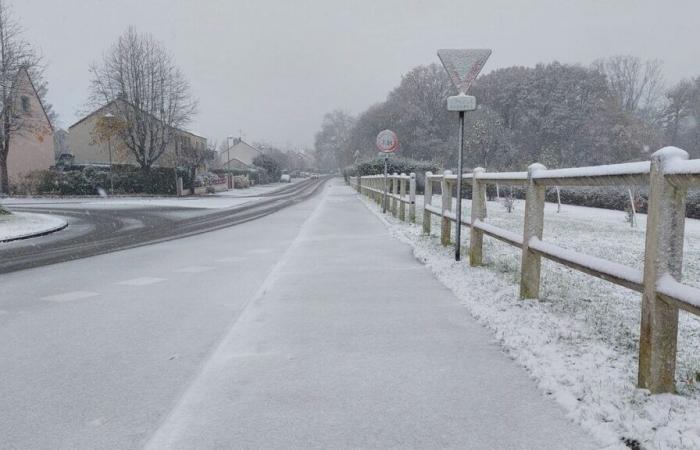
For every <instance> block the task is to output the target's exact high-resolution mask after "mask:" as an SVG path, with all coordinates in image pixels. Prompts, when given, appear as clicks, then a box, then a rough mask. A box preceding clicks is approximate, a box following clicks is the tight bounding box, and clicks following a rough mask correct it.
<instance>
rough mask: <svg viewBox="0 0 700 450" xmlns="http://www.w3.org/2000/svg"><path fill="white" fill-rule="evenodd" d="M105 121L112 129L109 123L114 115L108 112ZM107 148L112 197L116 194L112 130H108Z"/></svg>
mask: <svg viewBox="0 0 700 450" xmlns="http://www.w3.org/2000/svg"><path fill="white" fill-rule="evenodd" d="M104 118H105V120H106V121H107V122H108V125H107V126H108V127H111V125H109V122H111V121H112V119H114V114H112V113H111V112H108V113H107V114H105V115H104ZM107 148H108V149H109V193H110V195H113V194H114V174H113V173H112V129H111V128H108V133H107Z"/></svg>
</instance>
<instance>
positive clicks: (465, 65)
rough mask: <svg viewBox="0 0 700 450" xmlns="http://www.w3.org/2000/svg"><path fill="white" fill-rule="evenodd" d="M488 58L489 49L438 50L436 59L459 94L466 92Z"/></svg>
mask: <svg viewBox="0 0 700 450" xmlns="http://www.w3.org/2000/svg"><path fill="white" fill-rule="evenodd" d="M489 56H491V50H490V49H443V50H438V57H439V58H440V61H442V65H443V66H445V70H447V73H448V74H449V75H450V78H451V79H452V83H454V85H455V87H456V88H457V89H458V90H459V93H460V94H465V93H466V92H467V89H469V86H471V84H472V82H473V81H474V80H475V79H476V76H477V75H479V72H481V69H482V68H483V67H484V64H486V60H487V59H489Z"/></svg>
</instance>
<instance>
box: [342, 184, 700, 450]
mask: <svg viewBox="0 0 700 450" xmlns="http://www.w3.org/2000/svg"><path fill="white" fill-rule="evenodd" d="M348 189H350V188H348ZM358 196H359V195H358ZM359 197H360V198H361V200H362V202H363V203H364V204H365V206H367V208H368V209H369V210H370V211H372V212H373V213H374V214H375V215H376V216H377V217H379V219H380V220H382V222H384V223H385V224H386V226H387V227H388V228H389V230H390V233H391V235H392V236H393V237H395V238H397V239H399V240H400V241H402V242H405V243H407V244H408V245H410V246H411V247H412V248H413V253H414V255H415V257H416V258H417V259H419V260H420V261H421V262H423V263H424V264H425V265H426V266H427V267H428V268H429V269H430V270H431V271H432V272H433V274H434V275H435V276H436V277H437V278H438V280H440V282H442V283H443V284H444V285H445V286H447V287H448V288H449V289H451V290H452V291H453V292H454V294H455V295H456V296H457V298H459V299H460V301H461V302H462V303H463V304H464V305H465V306H466V307H467V309H468V310H469V311H470V313H471V314H472V315H473V316H474V317H475V318H476V319H477V320H478V321H479V322H480V323H482V324H483V325H485V326H487V327H488V328H489V329H491V330H492V331H493V332H494V334H495V336H496V339H497V340H498V342H499V343H500V345H501V346H502V347H503V348H504V349H505V351H506V352H507V354H508V355H509V356H510V357H511V358H513V359H514V360H515V361H516V362H517V363H518V364H520V365H522V366H523V367H525V368H526V369H527V371H528V372H529V373H530V374H531V376H532V377H533V378H534V379H535V380H536V382H537V385H538V387H539V388H540V389H541V390H542V391H543V392H544V393H545V395H548V396H552V397H553V398H554V399H555V400H556V401H557V402H558V403H559V404H560V405H562V406H563V407H564V408H565V410H566V411H567V413H568V414H567V416H568V418H569V419H570V420H572V421H573V422H575V423H577V424H579V425H581V426H582V427H583V428H584V429H585V430H587V431H588V432H590V433H591V434H592V435H593V436H594V437H595V438H596V439H598V440H599V441H600V443H601V445H602V446H603V447H604V448H627V446H625V445H623V443H622V439H630V440H633V441H638V442H640V443H641V445H642V448H649V449H651V448H654V449H657V448H658V449H691V448H700V402H698V401H697V399H696V398H695V399H694V398H689V397H685V396H676V395H656V396H651V395H649V393H648V391H645V390H642V389H637V388H636V387H635V384H636V377H637V358H636V354H634V353H630V352H625V351H624V350H620V349H618V348H616V347H615V346H613V345H611V344H610V342H606V341H605V340H602V339H600V338H599V337H598V336H596V335H595V333H593V332H592V330H591V329H590V325H589V324H587V323H585V322H583V321H581V320H578V319H577V318H576V316H575V315H574V314H572V315H570V316H567V315H562V314H557V313H556V312H554V311H553V308H551V304H549V303H547V302H537V301H523V300H520V299H519V296H518V290H517V289H518V286H517V282H516V281H515V280H514V277H513V274H512V273H504V272H499V271H497V270H494V269H493V268H484V267H479V268H472V267H469V264H468V263H467V262H464V261H462V262H459V263H457V262H455V261H454V256H453V247H451V246H450V247H442V246H441V245H440V243H439V239H437V238H436V237H435V236H425V235H423V234H422V230H421V228H420V227H419V226H417V225H409V224H406V223H404V222H400V221H398V220H396V219H394V218H393V217H391V216H388V215H384V214H382V213H381V212H380V211H379V208H378V206H377V204H376V203H374V202H372V201H371V200H369V199H367V198H365V197H364V196H359ZM503 382H504V383H506V382H508V380H503Z"/></svg>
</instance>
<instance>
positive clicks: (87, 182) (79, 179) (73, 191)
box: [13, 165, 189, 195]
mask: <svg viewBox="0 0 700 450" xmlns="http://www.w3.org/2000/svg"><path fill="white" fill-rule="evenodd" d="M176 174H177V175H179V176H181V177H183V179H184V182H185V185H187V183H189V175H188V173H187V171H186V170H182V169H172V168H166V167H153V168H151V170H150V171H148V172H144V171H143V170H141V169H140V168H138V167H134V166H128V165H114V166H113V171H112V176H111V177H110V172H109V168H108V167H102V166H69V167H65V168H63V170H59V169H53V170H40V171H35V172H32V173H30V174H29V175H28V176H27V177H25V178H24V179H23V180H20V181H19V182H18V183H16V184H15V185H14V187H13V192H15V193H21V194H59V195H96V194H98V191H99V189H104V190H105V191H107V190H109V187H110V178H111V179H112V180H113V182H114V193H115V194H143V193H146V194H161V195H162V194H169V195H173V194H175V193H176V186H175V179H176Z"/></svg>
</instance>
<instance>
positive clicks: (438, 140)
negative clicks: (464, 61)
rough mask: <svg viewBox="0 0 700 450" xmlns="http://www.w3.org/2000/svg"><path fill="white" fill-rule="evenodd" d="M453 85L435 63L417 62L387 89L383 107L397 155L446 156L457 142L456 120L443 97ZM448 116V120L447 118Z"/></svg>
mask: <svg viewBox="0 0 700 450" xmlns="http://www.w3.org/2000/svg"><path fill="white" fill-rule="evenodd" d="M453 90H454V88H453V87H452V84H451V82H450V80H449V78H448V76H447V74H446V73H445V71H444V69H443V68H442V67H440V66H439V65H437V64H430V65H427V66H417V67H415V68H414V69H412V70H411V71H409V72H408V73H407V74H406V75H404V76H403V77H402V78H401V83H400V84H399V86H398V87H397V88H396V89H394V90H393V91H391V92H390V93H389V96H388V97H387V101H386V108H387V109H388V111H389V113H390V114H389V115H390V118H391V122H390V123H387V124H386V128H392V129H393V130H394V131H396V133H397V134H398V135H399V141H400V142H401V155H402V156H404V157H409V158H415V159H422V160H433V159H439V160H449V159H450V156H451V155H452V154H454V153H455V152H454V149H455V148H456V144H457V126H456V123H457V120H456V117H455V114H454V113H452V114H451V113H449V112H448V111H447V108H446V100H447V97H448V96H449V95H452V94H454V93H456V92H453ZM450 119H452V120H450Z"/></svg>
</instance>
